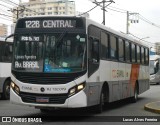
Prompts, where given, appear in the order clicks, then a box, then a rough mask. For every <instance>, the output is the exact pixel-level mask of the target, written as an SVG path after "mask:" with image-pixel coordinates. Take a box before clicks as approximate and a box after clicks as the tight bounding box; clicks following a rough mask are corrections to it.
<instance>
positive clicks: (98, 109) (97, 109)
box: [95, 90, 104, 113]
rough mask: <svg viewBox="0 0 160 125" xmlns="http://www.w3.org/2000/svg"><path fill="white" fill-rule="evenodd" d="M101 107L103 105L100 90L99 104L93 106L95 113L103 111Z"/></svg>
mask: <svg viewBox="0 0 160 125" xmlns="http://www.w3.org/2000/svg"><path fill="white" fill-rule="evenodd" d="M103 107H104V92H103V90H102V91H101V95H100V101H99V104H98V105H96V107H95V112H96V113H102V112H103Z"/></svg>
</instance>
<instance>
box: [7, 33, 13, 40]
mask: <svg viewBox="0 0 160 125" xmlns="http://www.w3.org/2000/svg"><path fill="white" fill-rule="evenodd" d="M13 36H14V33H13V34H11V35H9V36H7V37H6V38H5V42H6V41H7V39H8V38H10V37H13Z"/></svg>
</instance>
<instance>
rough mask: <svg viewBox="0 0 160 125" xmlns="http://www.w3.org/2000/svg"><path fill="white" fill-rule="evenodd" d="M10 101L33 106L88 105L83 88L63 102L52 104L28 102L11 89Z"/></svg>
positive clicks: (66, 106) (75, 106) (70, 106)
mask: <svg viewBox="0 0 160 125" xmlns="http://www.w3.org/2000/svg"><path fill="white" fill-rule="evenodd" d="M10 101H11V103H14V104H20V105H26V106H32V107H39V108H40V107H46V108H49V107H51V108H55V107H57V108H80V107H86V106H87V96H86V94H85V92H84V91H83V90H82V91H80V92H78V93H76V94H75V95H73V96H71V97H68V98H67V99H66V100H65V102H64V103H63V104H51V103H43V104H42V103H28V102H27V103H26V102H23V101H22V98H21V97H20V96H19V95H17V94H16V93H15V92H14V91H13V89H10Z"/></svg>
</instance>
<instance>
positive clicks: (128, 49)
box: [125, 41, 130, 62]
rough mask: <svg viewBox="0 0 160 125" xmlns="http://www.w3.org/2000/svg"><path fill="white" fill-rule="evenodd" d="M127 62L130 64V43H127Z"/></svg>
mask: <svg viewBox="0 0 160 125" xmlns="http://www.w3.org/2000/svg"><path fill="white" fill-rule="evenodd" d="M125 54H126V62H130V43H129V42H128V41H125Z"/></svg>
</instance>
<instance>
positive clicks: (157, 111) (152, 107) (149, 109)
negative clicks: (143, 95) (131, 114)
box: [144, 101, 160, 114]
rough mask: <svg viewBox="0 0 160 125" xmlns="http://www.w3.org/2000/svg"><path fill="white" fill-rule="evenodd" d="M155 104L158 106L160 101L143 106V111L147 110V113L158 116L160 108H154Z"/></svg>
mask: <svg viewBox="0 0 160 125" xmlns="http://www.w3.org/2000/svg"><path fill="white" fill-rule="evenodd" d="M157 103H159V104H160V101H158V102H151V103H148V104H146V105H145V106H144V109H145V110H147V111H150V112H154V113H157V114H160V106H159V107H158V108H157V107H154V106H155V105H156V104H157Z"/></svg>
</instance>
